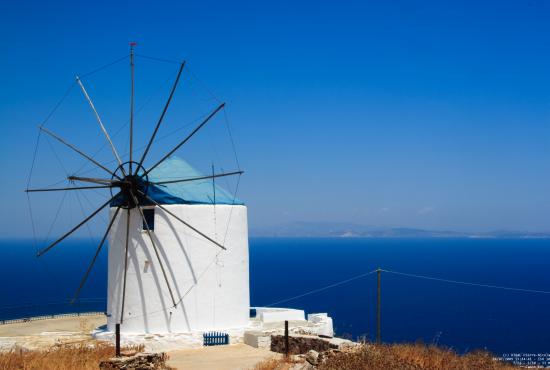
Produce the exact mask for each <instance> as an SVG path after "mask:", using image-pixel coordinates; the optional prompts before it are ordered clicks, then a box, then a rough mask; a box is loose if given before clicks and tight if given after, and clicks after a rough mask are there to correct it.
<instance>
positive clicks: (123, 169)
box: [113, 162, 149, 209]
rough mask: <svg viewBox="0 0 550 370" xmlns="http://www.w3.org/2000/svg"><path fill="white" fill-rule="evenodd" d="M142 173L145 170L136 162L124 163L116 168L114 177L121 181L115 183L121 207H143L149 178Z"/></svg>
mask: <svg viewBox="0 0 550 370" xmlns="http://www.w3.org/2000/svg"><path fill="white" fill-rule="evenodd" d="M130 163H131V164H132V166H130ZM130 167H131V171H130ZM140 173H141V174H140ZM143 173H145V169H144V168H143V166H140V165H139V163H137V162H125V163H123V164H121V165H120V166H118V168H117V170H116V171H115V175H116V176H118V177H120V178H121V179H122V180H119V181H117V182H116V185H117V186H118V187H119V188H120V194H121V207H123V208H126V209H132V208H135V207H137V206H138V205H143V201H144V198H145V194H147V190H148V187H149V178H148V176H147V175H143ZM124 174H126V175H124ZM113 180H116V177H114V176H113ZM136 201H137V202H136Z"/></svg>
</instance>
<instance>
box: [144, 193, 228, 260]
mask: <svg viewBox="0 0 550 370" xmlns="http://www.w3.org/2000/svg"><path fill="white" fill-rule="evenodd" d="M138 191H139V190H138ZM139 192H140V193H141V194H143V195H144V196H145V198H147V199H148V200H149V201H150V202H152V203H154V204H155V205H156V206H157V207H159V208H160V209H162V210H163V211H164V212H166V213H168V214H169V215H170V216H172V217H174V218H175V219H176V220H178V221H179V222H181V223H182V224H184V225H185V226H187V227H188V228H190V229H191V230H193V231H194V232H196V233H197V234H199V235H200V236H202V237H203V238H205V239H206V240H208V241H210V242H212V243H214V244H215V245H217V246H218V247H220V248H221V249H223V250H227V248H225V247H224V246H223V245H221V244H220V243H218V242H217V241H215V240H214V239H212V238H210V237H209V236H208V235H206V234H204V233H203V232H201V231H200V230H197V229H196V228H195V227H193V226H191V225H189V224H188V223H187V222H185V221H183V220H182V219H181V218H179V217H178V216H176V215H175V214H173V213H172V212H170V211H169V210H168V209H167V208H165V207H163V206H162V205H160V204H159V203H158V202H157V201H156V200H154V199H153V198H151V197H150V196H148V195H147V194H145V193H143V192H141V191H139Z"/></svg>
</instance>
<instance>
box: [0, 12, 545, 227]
mask: <svg viewBox="0 0 550 370" xmlns="http://www.w3.org/2000/svg"><path fill="white" fill-rule="evenodd" d="M549 16H550V4H548V3H547V2H543V1H530V2H506V1H504V2H483V3H482V2H477V1H472V2H462V1H461V2H440V1H434V2H429V1H426V2H413V1H403V2H396V1H389V2H365V1H357V2H354V1H339V2H281V1H279V2H271V3H268V2H227V3H225V4H222V3H217V2H209V1H204V2H196V3H195V4H192V3H185V2H162V1H160V2H139V1H135V2H102V1H95V2H65V3H62V2H38V1H36V2H35V1H27V2H3V3H2V4H1V5H0V31H1V32H0V35H1V36H0V38H1V45H2V53H1V54H0V55H1V58H0V79H1V84H2V88H1V89H0V125H1V128H2V136H1V138H0V140H1V146H0V166H1V168H2V169H3V171H4V175H3V176H2V177H3V184H2V190H3V191H2V193H1V195H0V201H1V202H2V204H3V205H4V212H2V213H1V215H0V218H1V224H2V229H1V230H0V233H1V236H24V235H28V233H29V222H28V220H29V217H28V211H27V209H26V198H25V195H24V193H23V189H24V188H25V186H26V180H27V174H28V170H29V167H30V163H31V160H32V154H33V149H34V142H35V140H36V134H37V125H38V124H39V123H40V122H41V121H42V120H43V119H44V118H45V116H46V115H47V114H48V112H49V110H50V109H51V108H52V106H53V105H54V104H55V103H56V102H57V100H58V99H59V98H60V96H62V95H63V93H64V91H65V89H66V88H67V86H68V85H70V83H71V82H72V81H73V79H74V76H75V74H78V73H85V72H86V71H90V70H93V69H94V68H95V67H97V66H101V65H103V64H105V63H107V62H110V61H112V60H115V59H116V58H118V57H120V56H122V55H125V54H126V53H127V51H128V42H129V41H132V40H135V41H137V42H138V47H137V48H138V49H137V52H138V53H142V54H145V55H153V56H159V57H164V58H168V59H175V60H182V59H185V60H187V61H188V65H189V68H190V73H193V75H194V76H198V77H199V79H200V80H197V81H201V84H203V85H204V86H206V87H207V89H208V92H209V93H212V95H213V96H215V97H216V98H219V99H221V100H223V101H226V102H227V105H228V106H227V115H228V117H229V122H230V125H231V128H232V132H233V135H234V138H235V142H236V147H237V151H238V156H239V162H240V165H241V167H242V168H243V169H244V170H245V171H246V173H245V176H244V177H243V178H242V180H241V183H240V187H239V194H238V195H239V197H240V198H242V199H243V200H244V201H246V203H247V204H248V206H249V218H250V219H249V223H250V225H251V226H252V227H254V226H265V225H276V224H279V223H285V222H291V221H295V220H301V221H315V222H317V221H335V222H353V223H361V224H370V225H380V226H382V225H385V226H407V227H421V228H430V229H453V230H459V231H485V230H495V229H514V230H529V231H550V227H549V225H548V223H549V221H548V220H550V190H549V189H550V145H549V140H550V49H549V46H548V45H550V22H548V19H549ZM142 66H143V67H142ZM121 67H124V68H127V67H126V66H125V65H124V66H121ZM113 68H115V69H114V70H113V71H112V72H109V73H111V74H107V75H105V76H104V78H103V80H101V79H98V80H97V81H90V83H91V84H92V86H93V87H94V88H95V90H94V93H95V96H94V98H95V99H97V100H98V101H100V102H101V101H103V102H104V104H103V106H102V108H103V109H104V112H106V117H107V118H106V120H107V121H109V116H108V114H107V113H112V116H111V117H117V119H118V120H119V121H120V120H121V119H122V118H120V117H122V114H123V112H122V110H124V112H127V106H128V104H127V101H128V99H127V96H123V95H124V94H121V95H117V93H116V92H117V91H118V90H112V91H108V90H105V89H103V90H102V89H101V88H100V87H97V88H96V86H103V88H105V87H106V86H109V85H108V84H107V83H106V82H109V81H110V78H111V77H113V76H123V77H124V78H127V76H124V75H123V74H122V75H121V74H120V73H118V72H120V71H122V69H119V70H117V69H116V68H117V67H113ZM136 68H137V72H136V73H137V74H140V72H142V74H141V76H142V77H140V78H145V77H143V76H144V75H145V71H146V70H145V64H143V65H139V64H138V65H137V66H136ZM140 68H141V69H140ZM152 68H153V67H151V70H147V72H154V71H153V69H152ZM170 68H172V70H170ZM173 68H174V66H173V65H169V64H164V65H162V66H159V70H158V74H155V73H151V74H149V75H148V76H149V78H150V79H148V80H143V82H140V83H141V85H140V86H138V91H142V90H140V88H143V90H147V89H150V90H153V85H155V81H153V80H152V79H154V78H156V77H157V76H158V81H157V82H158V83H159V86H161V87H162V86H164V89H167V88H169V86H170V80H171V78H172V77H173V75H174V70H173ZM124 71H125V72H124V73H126V71H127V69H124ZM117 73H118V74H117ZM113 78H114V77H113ZM182 78H183V83H182V85H181V86H180V87H179V90H178V92H177V94H176V97H175V100H174V104H173V106H174V108H173V110H170V111H169V117H170V120H172V121H173V122H175V121H177V120H178V119H179V118H180V115H181V117H183V116H184V115H185V114H186V113H189V110H186V109H185V107H188V106H190V105H191V104H190V103H189V101H188V100H185V89H186V87H187V85H185V81H186V80H185V79H186V78H190V79H191V74H187V71H184V74H183V77H182ZM100 82H103V84H100ZM126 82H127V81H126ZM113 85H114V82H113ZM205 89H206V88H205ZM121 91H122V90H121ZM124 91H127V90H124ZM162 91H163V90H162ZM180 91H181V93H180ZM138 94H139V93H138ZM178 94H179V95H178ZM165 95H166V94H164V93H160V94H159V97H158V99H157V100H158V101H157V100H155V101H154V103H155V104H152V106H151V107H150V108H149V109H150V112H149V113H147V114H149V115H150V118H151V119H150V120H149V121H147V120H146V119H143V121H142V123H140V124H142V126H140V127H141V129H140V131H143V132H150V130H151V128H152V126H153V124H154V121H155V117H156V116H158V114H159V113H160V110H161V107H162V104H163V100H164V99H165ZM77 96H78V95H77ZM197 97H198V95H195V98H197ZM80 98H82V97H81V96H80ZM139 98H140V96H138V97H136V99H139ZM74 99H77V98H76V97H74ZM199 100H200V99H199ZM75 102H76V100H75ZM80 103H82V100H81V101H80ZM75 104H76V103H75ZM186 104H188V105H186ZM208 104H210V101H208ZM208 104H206V103H205V110H204V111H202V113H205V112H207V111H208V109H207V108H206V106H207V105H208ZM117 106H120V107H122V108H120V109H122V110H121V111H120V112H118V111H116V109H117V108H116V107H117ZM192 106H193V107H198V106H199V105H192ZM71 109H72V108H68V109H67V111H65V112H66V113H65V114H66V115H65V116H64V117H65V118H59V119H58V122H55V125H56V126H54V127H55V128H56V132H58V133H60V134H61V133H67V134H70V133H71V130H72V134H73V136H72V138H73V139H74V141H75V144H84V145H86V144H88V145H90V148H92V147H93V146H92V144H97V143H99V144H102V143H103V141H101V140H102V138H101V136H100V134H99V131H97V132H96V131H94V133H95V134H97V136H95V137H93V138H92V136H88V134H87V133H84V131H82V132H80V131H81V130H80V128H79V127H77V126H75V123H74V120H73V121H71V120H70V119H69V118H68V117H69V116H70V114H75V115H76V114H77V113H78V114H80V113H82V112H77V111H76V108H75V110H74V111H72V110H71ZM82 109H83V112H84V109H85V108H82ZM197 109H198V108H197ZM89 113H90V112H89V111H86V114H88V116H86V119H87V120H88V121H86V119H84V118H83V119H82V121H80V120H79V124H81V125H87V124H88V123H85V122H89V125H90V127H91V125H93V121H89V120H90V119H91V118H90V116H89ZM149 115H146V114H144V116H146V117H149ZM155 115H156V116H155ZM119 116H120V117H119ZM75 117H81V116H75ZM113 121H114V118H113ZM166 123H167V124H168V125H170V124H171V123H169V122H168V121H167V122H166ZM52 124H54V123H52ZM174 124H175V123H174ZM86 127H87V126H86ZM116 127H118V126H117V125H116V124H114V123H112V124H111V123H110V121H109V122H107V128H108V129H111V130H114V129H115V128H116ZM95 128H96V129H97V127H95ZM184 132H185V131H183V132H182V133H181V135H183V133H184ZM182 137H183V136H182ZM199 142H200V140H198V141H197V144H196V145H197V146H198V143H199ZM99 144H98V145H99ZM161 152H162V150H161V148H159V149H158V151H157V152H155V153H154V154H157V155H158V154H160V153H161ZM38 173H39V176H40V173H41V172H40V171H39V172H38ZM48 174H49V172H47V171H46V170H44V172H43V173H42V175H43V176H47V175H48ZM40 180H41V179H40V178H39V179H37V181H40ZM46 182H47V181H45V182H44V183H46ZM33 206H34V207H36V208H38V210H39V212H40V210H41V209H42V211H43V214H46V213H47V212H49V211H51V210H50V208H49V207H50V206H49V203H47V202H42V201H41V200H39V199H38V200H33ZM50 213H51V212H50ZM69 224H70V223H69V222H68V221H67V223H66V225H65V226H67V225H69Z"/></svg>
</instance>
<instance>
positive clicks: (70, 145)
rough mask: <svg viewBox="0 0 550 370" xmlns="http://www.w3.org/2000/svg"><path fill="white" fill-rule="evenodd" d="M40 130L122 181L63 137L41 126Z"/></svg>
mask: <svg viewBox="0 0 550 370" xmlns="http://www.w3.org/2000/svg"><path fill="white" fill-rule="evenodd" d="M39 129H40V130H41V131H44V132H45V133H46V134H48V135H50V136H51V137H53V138H54V139H56V140H57V141H59V142H60V143H61V144H65V145H66V146H68V147H69V148H71V149H72V150H74V151H75V152H77V153H78V154H80V155H81V156H83V157H84V158H86V159H87V160H89V161H90V162H92V163H93V164H95V165H96V166H98V167H99V168H101V169H102V170H104V171H106V172H107V173H109V174H110V175H111V176H115V177H116V178H118V179H120V177H119V176H117V175H116V174H115V173H114V172H111V170H110V169H108V168H107V167H105V166H104V165H102V164H101V163H99V162H98V161H96V160H95V159H93V158H92V157H90V156H89V155H88V154H86V153H84V152H83V151H81V150H80V149H78V148H77V147H76V146H74V145H72V144H70V143H68V142H67V141H65V140H63V139H62V138H61V137H59V136H58V135H56V134H54V133H53V132H51V131H50V130H48V129H47V128H45V127H43V126H40V127H39Z"/></svg>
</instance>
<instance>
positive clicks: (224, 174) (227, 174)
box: [150, 171, 244, 185]
mask: <svg viewBox="0 0 550 370" xmlns="http://www.w3.org/2000/svg"><path fill="white" fill-rule="evenodd" d="M243 173H244V171H235V172H226V173H217V174H214V175H210V176H200V177H190V178H188V179H178V180H166V181H158V182H150V184H154V185H164V184H174V183H178V182H188V181H198V180H209V179H214V178H217V177H224V176H232V175H242V174H243Z"/></svg>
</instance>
